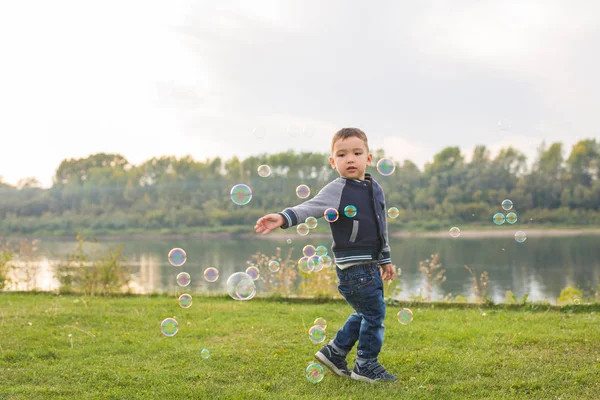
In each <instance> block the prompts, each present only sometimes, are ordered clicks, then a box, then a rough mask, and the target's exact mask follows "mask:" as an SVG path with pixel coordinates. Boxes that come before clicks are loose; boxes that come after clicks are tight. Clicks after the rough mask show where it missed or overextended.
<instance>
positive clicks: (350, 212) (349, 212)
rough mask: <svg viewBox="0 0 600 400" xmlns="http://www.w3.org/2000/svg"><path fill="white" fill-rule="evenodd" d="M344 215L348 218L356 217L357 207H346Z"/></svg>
mask: <svg viewBox="0 0 600 400" xmlns="http://www.w3.org/2000/svg"><path fill="white" fill-rule="evenodd" d="M344 215H345V216H346V217H348V218H354V217H356V207H354V206H353V205H348V206H346V207H344Z"/></svg>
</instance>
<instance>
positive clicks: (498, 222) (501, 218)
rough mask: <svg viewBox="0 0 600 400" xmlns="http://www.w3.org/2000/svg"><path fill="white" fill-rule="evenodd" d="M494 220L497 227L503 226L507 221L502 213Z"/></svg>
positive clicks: (493, 218)
mask: <svg viewBox="0 0 600 400" xmlns="http://www.w3.org/2000/svg"><path fill="white" fill-rule="evenodd" d="M492 220H493V221H494V223H495V224H496V225H502V224H503V223H504V221H505V220H506V218H505V217H504V214H502V213H496V214H494V216H493V217H492Z"/></svg>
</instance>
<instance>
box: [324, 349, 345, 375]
mask: <svg viewBox="0 0 600 400" xmlns="http://www.w3.org/2000/svg"><path fill="white" fill-rule="evenodd" d="M315 358H316V359H317V360H319V361H321V362H322V363H323V364H325V366H326V367H327V368H329V369H330V370H332V371H333V372H334V373H335V374H337V375H339V376H350V370H349V369H348V363H347V362H346V357H344V356H342V355H341V354H339V353H338V352H337V351H335V349H334V348H333V347H332V346H331V345H326V346H325V347H323V348H322V349H321V350H319V351H317V353H316V354H315Z"/></svg>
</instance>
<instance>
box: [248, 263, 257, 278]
mask: <svg viewBox="0 0 600 400" xmlns="http://www.w3.org/2000/svg"><path fill="white" fill-rule="evenodd" d="M246 273H247V274H248V275H250V277H251V278H252V279H253V280H257V279H258V278H259V277H260V271H259V269H258V268H257V267H256V266H255V265H251V266H249V267H248V268H246Z"/></svg>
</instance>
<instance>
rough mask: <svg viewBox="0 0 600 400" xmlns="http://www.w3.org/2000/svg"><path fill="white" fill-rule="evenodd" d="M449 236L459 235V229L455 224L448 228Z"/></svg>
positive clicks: (455, 236)
mask: <svg viewBox="0 0 600 400" xmlns="http://www.w3.org/2000/svg"><path fill="white" fill-rule="evenodd" d="M450 236H452V237H453V238H457V237H459V236H460V229H459V228H458V227H457V226H453V227H452V228H450Z"/></svg>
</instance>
